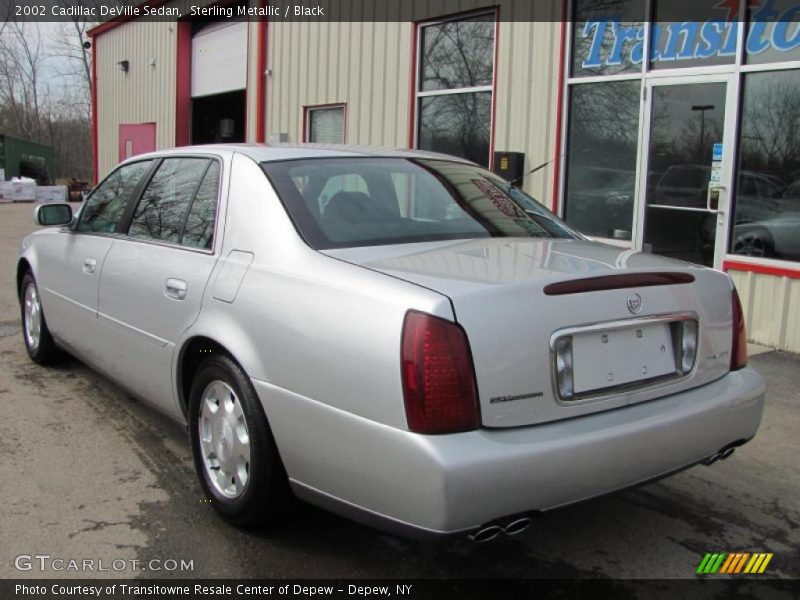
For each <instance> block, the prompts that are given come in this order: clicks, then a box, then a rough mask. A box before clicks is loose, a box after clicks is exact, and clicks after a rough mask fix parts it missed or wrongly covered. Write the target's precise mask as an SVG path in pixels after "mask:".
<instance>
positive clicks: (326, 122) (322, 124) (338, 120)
mask: <svg viewBox="0 0 800 600" xmlns="http://www.w3.org/2000/svg"><path fill="white" fill-rule="evenodd" d="M344 113H345V107H344V105H343V104H342V105H338V106H318V107H310V108H307V109H306V139H305V141H306V142H311V143H314V144H344V124H345V114H344Z"/></svg>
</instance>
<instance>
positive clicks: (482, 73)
mask: <svg viewBox="0 0 800 600" xmlns="http://www.w3.org/2000/svg"><path fill="white" fill-rule="evenodd" d="M494 29H495V15H494V14H493V13H490V14H486V15H480V16H473V17H469V18H468V19H462V20H454V21H445V22H441V23H434V24H431V25H425V26H423V27H422V28H421V31H420V59H419V60H420V64H419V86H418V89H417V147H418V148H420V149H422V150H431V151H434V152H444V153H447V154H452V155H454V156H461V157H463V158H467V159H469V160H472V161H475V162H477V163H479V164H482V165H484V166H488V165H489V152H490V150H489V147H490V144H489V140H490V130H491V106H492V79H493V72H494Z"/></svg>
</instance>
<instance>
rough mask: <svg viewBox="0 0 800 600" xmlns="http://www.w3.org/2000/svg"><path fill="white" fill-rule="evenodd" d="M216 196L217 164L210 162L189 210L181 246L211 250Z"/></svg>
mask: <svg viewBox="0 0 800 600" xmlns="http://www.w3.org/2000/svg"><path fill="white" fill-rule="evenodd" d="M218 194H219V163H218V162H217V161H212V162H211V164H210V165H209V166H208V170H207V171H206V174H205V176H204V177H203V181H202V182H201V183H200V187H199V188H198V190H197V193H196V194H195V195H194V200H193V201H192V206H191V207H190V208H189V215H188V216H187V217H186V225H185V226H184V228H183V237H182V238H181V244H183V245H184V246H191V247H193V248H206V249H210V248H211V243H212V241H213V239H214V224H215V223H216V219H217V195H218Z"/></svg>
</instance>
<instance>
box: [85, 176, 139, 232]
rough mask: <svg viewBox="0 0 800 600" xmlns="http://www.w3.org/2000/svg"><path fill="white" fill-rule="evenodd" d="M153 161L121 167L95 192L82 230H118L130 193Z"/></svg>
mask: <svg viewBox="0 0 800 600" xmlns="http://www.w3.org/2000/svg"><path fill="white" fill-rule="evenodd" d="M151 164H152V162H151V161H142V162H137V163H133V164H130V165H126V166H124V167H120V168H119V169H117V170H116V171H115V172H113V173H112V174H111V175H110V176H109V177H108V178H107V179H106V180H105V181H104V182H103V183H101V184H100V186H99V187H98V188H97V189H96V190H95V191H94V192H93V193H92V195H91V196H90V197H89V199H88V200H87V204H86V208H85V209H84V210H83V213H82V215H81V220H80V224H79V226H78V230H79V231H97V232H106V233H111V232H113V231H115V230H116V228H117V225H118V224H119V221H120V219H121V218H122V214H123V212H124V211H125V207H126V206H127V204H128V200H129V199H130V195H131V194H132V193H133V190H134V189H135V188H136V186H137V185H138V184H139V180H140V179H141V178H142V177H143V176H144V174H145V173H146V172H147V170H148V169H149V168H150V166H151Z"/></svg>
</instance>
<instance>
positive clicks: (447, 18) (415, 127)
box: [408, 6, 500, 171]
mask: <svg viewBox="0 0 800 600" xmlns="http://www.w3.org/2000/svg"><path fill="white" fill-rule="evenodd" d="M489 15H491V16H492V17H493V18H494V40H493V41H494V43H493V47H492V84H491V85H488V86H473V87H469V88H456V89H453V90H429V91H427V92H425V91H422V90H420V83H421V81H422V77H421V64H420V59H421V58H422V48H421V45H422V35H421V33H422V28H424V27H429V26H431V25H438V24H441V23H451V22H455V21H468V20H470V19H474V18H476V17H484V16H489ZM499 47H500V7H499V6H491V7H486V8H478V9H475V10H468V11H461V12H457V13H451V14H449V15H443V16H440V17H435V18H431V19H425V20H422V21H415V22H414V23H413V31H412V35H411V84H410V89H411V93H410V106H409V126H408V130H409V131H408V147H409V149H411V150H419V149H420V148H419V113H420V110H419V104H420V100H419V99H420V98H424V97H426V96H444V95H451V94H465V93H476V92H490V93H491V95H492V100H491V103H490V107H489V115H490V116H489V157H488V158H489V161H488V166H487V167H486V168H487V169H488V170H490V171H491V170H492V168H493V167H494V136H495V129H496V127H495V113H496V110H497V71H498V69H497V61H498V58H499V54H498V52H499ZM459 158H461V157H459Z"/></svg>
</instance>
